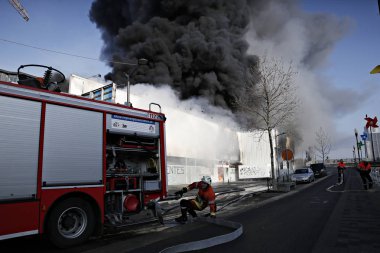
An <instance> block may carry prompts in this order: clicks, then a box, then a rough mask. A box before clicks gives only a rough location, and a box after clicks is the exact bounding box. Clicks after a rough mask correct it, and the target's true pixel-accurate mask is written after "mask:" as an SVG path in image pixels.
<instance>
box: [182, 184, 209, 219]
mask: <svg viewBox="0 0 380 253" xmlns="http://www.w3.org/2000/svg"><path fill="white" fill-rule="evenodd" d="M195 188H198V194H197V196H196V197H195V199H189V200H187V199H182V200H181V202H180V207H181V213H182V215H181V216H180V217H178V218H176V219H175V220H176V221H177V222H179V223H185V222H186V221H187V212H189V214H190V215H191V216H192V217H197V214H196V213H195V210H197V211H201V210H203V209H205V208H206V207H207V206H210V214H209V215H210V217H212V218H215V217H216V204H215V193H214V190H213V189H212V186H211V178H210V177H202V179H201V181H199V182H194V183H192V184H189V185H188V186H187V187H184V188H183V189H182V190H181V191H177V192H176V193H175V195H176V196H177V197H179V198H181V197H182V195H183V194H184V193H186V192H187V191H191V190H192V189H195Z"/></svg>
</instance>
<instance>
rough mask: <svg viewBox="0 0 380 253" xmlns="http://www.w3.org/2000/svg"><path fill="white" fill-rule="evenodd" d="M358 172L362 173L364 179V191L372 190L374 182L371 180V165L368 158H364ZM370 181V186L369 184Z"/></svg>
mask: <svg viewBox="0 0 380 253" xmlns="http://www.w3.org/2000/svg"><path fill="white" fill-rule="evenodd" d="M358 170H359V173H360V177H361V178H362V181H363V187H364V190H367V189H368V188H369V189H371V188H372V186H373V181H372V178H371V175H370V173H371V164H370V163H369V162H368V160H367V158H364V159H363V160H362V161H361V162H360V163H359V166H358ZM367 180H368V184H367Z"/></svg>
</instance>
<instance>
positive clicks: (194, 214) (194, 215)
mask: <svg viewBox="0 0 380 253" xmlns="http://www.w3.org/2000/svg"><path fill="white" fill-rule="evenodd" d="M188 212H189V214H190V215H191V217H193V218H196V217H197V214H196V213H195V211H194V210H192V209H189V210H188Z"/></svg>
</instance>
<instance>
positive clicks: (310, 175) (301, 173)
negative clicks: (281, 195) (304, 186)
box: [291, 168, 315, 183]
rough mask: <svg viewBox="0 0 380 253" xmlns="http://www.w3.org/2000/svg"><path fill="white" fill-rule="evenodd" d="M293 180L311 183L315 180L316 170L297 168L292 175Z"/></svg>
mask: <svg viewBox="0 0 380 253" xmlns="http://www.w3.org/2000/svg"><path fill="white" fill-rule="evenodd" d="M291 179H292V181H293V182H296V183H310V182H313V181H314V180H315V177H314V172H313V171H312V170H311V169H310V168H303V169H297V170H295V171H294V174H293V175H292V176H291Z"/></svg>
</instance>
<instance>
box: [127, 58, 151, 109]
mask: <svg viewBox="0 0 380 253" xmlns="http://www.w3.org/2000/svg"><path fill="white" fill-rule="evenodd" d="M147 64H148V60H147V59H144V58H140V59H138V60H137V64H134V65H135V67H134V68H133V69H132V71H131V73H129V74H128V73H125V72H124V75H125V77H126V78H127V80H128V82H127V106H131V102H130V94H131V92H130V82H129V79H130V76H132V75H133V74H134V73H135V71H136V70H137V69H138V67H139V66H141V65H147Z"/></svg>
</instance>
